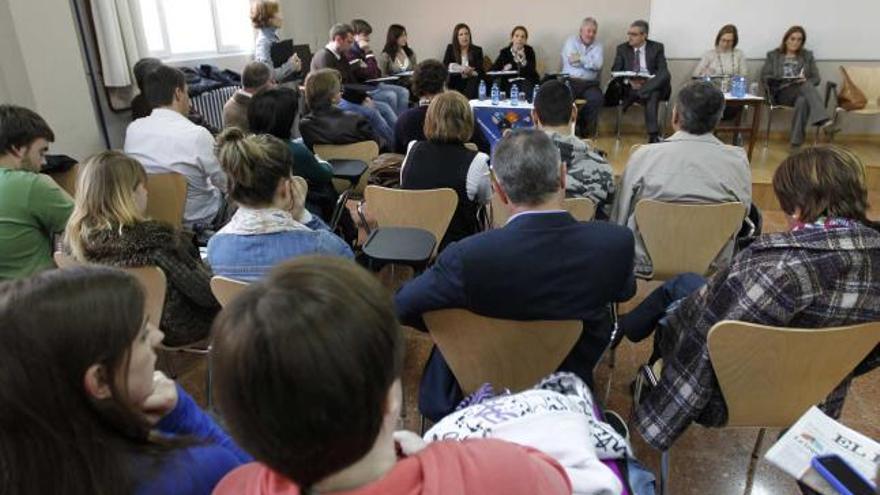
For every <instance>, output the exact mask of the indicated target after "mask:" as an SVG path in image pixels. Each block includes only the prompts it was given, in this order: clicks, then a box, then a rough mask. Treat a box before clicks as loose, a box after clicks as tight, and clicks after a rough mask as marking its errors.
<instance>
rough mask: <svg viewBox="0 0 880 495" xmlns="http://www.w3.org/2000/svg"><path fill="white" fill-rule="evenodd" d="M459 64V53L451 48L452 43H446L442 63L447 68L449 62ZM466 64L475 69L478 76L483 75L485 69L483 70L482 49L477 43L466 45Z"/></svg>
mask: <svg viewBox="0 0 880 495" xmlns="http://www.w3.org/2000/svg"><path fill="white" fill-rule="evenodd" d="M453 62H454V63H456V64H460V63H461V54H460V53H457V52H456V51H455V50H454V49H453V48H452V43H450V44H448V45H446V54H444V55H443V65H444V66H446V67H447V68H448V67H449V64H451V63H453ZM468 65H469V66H471V67H473V68H474V69H476V71H477V74H479V77H483V75H484V74H485V71H484V70H483V49H482V48H480V47H479V46H477V45H471V46H470V47H468ZM450 75H452V76H457V75H458V74H450Z"/></svg>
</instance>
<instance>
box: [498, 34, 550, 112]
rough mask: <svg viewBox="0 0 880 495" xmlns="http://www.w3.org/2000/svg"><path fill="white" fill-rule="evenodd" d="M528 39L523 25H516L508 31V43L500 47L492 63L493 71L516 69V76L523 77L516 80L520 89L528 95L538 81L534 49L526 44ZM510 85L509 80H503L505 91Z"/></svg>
mask: <svg viewBox="0 0 880 495" xmlns="http://www.w3.org/2000/svg"><path fill="white" fill-rule="evenodd" d="M528 41H529V31H528V30H527V29H526V28H525V26H516V27H515V28H513V31H511V32H510V44H509V45H507V47H506V48H502V49H501V52H499V53H498V58H496V59H495V63H494V64H492V70H493V71H508V70H515V71H517V73H518V75H517V77H518V78H522V79H525V80H524V81H517V85H519V89H520V91H523V92H525V94H527V95H530V94H531V92H532V88H534V87H535V85H536V84H538V82H539V81H540V79H541V77H540V76H539V75H538V69H537V67H536V65H535V64H536V62H535V50H534V49H533V48H532V47H531V46H529V45H527V44H526V43H527V42H528ZM509 86H510V82H509V80H507V81H505V91H506V90H507V88H508V87H509Z"/></svg>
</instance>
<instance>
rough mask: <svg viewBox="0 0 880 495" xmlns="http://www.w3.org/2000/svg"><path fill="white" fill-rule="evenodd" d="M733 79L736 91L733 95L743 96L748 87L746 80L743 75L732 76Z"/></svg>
mask: <svg viewBox="0 0 880 495" xmlns="http://www.w3.org/2000/svg"><path fill="white" fill-rule="evenodd" d="M733 81H734V89H735V91H736V94H735V96H736V97H737V98H745V97H746V91H747V89H748V82H747V81H746V78H745V76H736V77H734V78H733Z"/></svg>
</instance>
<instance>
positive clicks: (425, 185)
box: [400, 91, 492, 249]
mask: <svg viewBox="0 0 880 495" xmlns="http://www.w3.org/2000/svg"><path fill="white" fill-rule="evenodd" d="M473 130H474V114H473V111H471V107H470V105H469V104H468V101H467V99H466V98H465V97H464V96H462V94H461V93H458V92H455V91H446V92H444V93H441V94H439V95H437V96H435V97H434V99H433V100H431V104H430V105H428V113H427V114H426V115H425V137H426V138H427V141H412V142H410V143H409V146H408V148H407V152H406V158H404V160H403V165H402V166H401V168H400V187H401V188H402V189H436V188H440V187H448V188H451V189H453V190H455V192H456V193H458V206H457V207H456V209H455V215H454V216H453V217H452V221H451V222H450V223H449V228H448V229H447V230H446V235H445V236H444V237H443V240H442V241H441V242H440V249H443V248H445V247H446V245H447V244H449V243H450V242H453V241H457V240H460V239H463V238H465V237H467V236H469V235H471V234H476V233H477V232H478V231H479V229H480V223H479V221H478V218H477V215H478V212H479V209H480V206H481V205H483V204H486V203H487V202H488V201H489V200H490V199H491V198H492V187H491V185H490V183H489V157H488V155H486V154H485V153H482V152H479V151H475V150H472V149H470V148H468V147H466V146H465V142H466V141H467V140H468V139H470V137H471V134H472V133H473Z"/></svg>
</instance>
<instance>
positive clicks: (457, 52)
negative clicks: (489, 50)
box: [443, 23, 485, 100]
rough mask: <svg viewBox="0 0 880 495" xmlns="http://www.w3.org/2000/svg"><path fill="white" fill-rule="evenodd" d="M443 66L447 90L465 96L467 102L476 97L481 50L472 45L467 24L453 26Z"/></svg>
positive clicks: (482, 72)
mask: <svg viewBox="0 0 880 495" xmlns="http://www.w3.org/2000/svg"><path fill="white" fill-rule="evenodd" d="M443 65H445V66H446V68H447V69H448V70H449V89H454V90H455V91H458V92H459V93H461V94H463V95H465V96H466V97H467V98H468V99H469V100H473V99H474V98H476V97H477V91H478V90H479V87H480V81H481V80H482V79H483V76H484V75H485V71H484V70H483V49H482V48H480V47H479V46H477V45H474V44H473V38H472V36H471V28H470V27H468V25H467V24H464V23H460V24H456V25H455V29H453V30H452V43H450V44H448V45H446V53H445V54H444V55H443Z"/></svg>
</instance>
